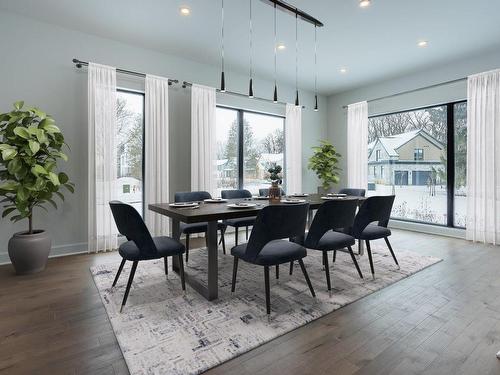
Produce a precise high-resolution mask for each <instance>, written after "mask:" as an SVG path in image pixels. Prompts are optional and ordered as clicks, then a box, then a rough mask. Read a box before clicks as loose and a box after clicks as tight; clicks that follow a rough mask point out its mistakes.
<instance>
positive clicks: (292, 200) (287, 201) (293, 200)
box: [281, 198, 306, 204]
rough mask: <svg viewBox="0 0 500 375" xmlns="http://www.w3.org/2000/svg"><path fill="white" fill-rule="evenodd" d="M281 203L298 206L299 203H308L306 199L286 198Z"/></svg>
mask: <svg viewBox="0 0 500 375" xmlns="http://www.w3.org/2000/svg"><path fill="white" fill-rule="evenodd" d="M281 203H286V204H298V203H306V200H305V199H293V198H286V199H282V200H281Z"/></svg>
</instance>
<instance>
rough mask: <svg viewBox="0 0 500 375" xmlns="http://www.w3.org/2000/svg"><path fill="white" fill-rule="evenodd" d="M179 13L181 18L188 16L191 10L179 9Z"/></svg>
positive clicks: (186, 8)
mask: <svg viewBox="0 0 500 375" xmlns="http://www.w3.org/2000/svg"><path fill="white" fill-rule="evenodd" d="M179 12H181V14H182V15H183V16H189V15H190V14H191V9H189V8H188V7H180V8H179Z"/></svg>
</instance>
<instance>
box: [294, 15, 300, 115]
mask: <svg viewBox="0 0 500 375" xmlns="http://www.w3.org/2000/svg"><path fill="white" fill-rule="evenodd" d="M298 28H299V18H298V14H297V12H295V105H296V106H299V105H300V103H299V31H298Z"/></svg>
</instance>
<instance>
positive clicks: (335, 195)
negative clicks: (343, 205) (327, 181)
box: [327, 193, 347, 198]
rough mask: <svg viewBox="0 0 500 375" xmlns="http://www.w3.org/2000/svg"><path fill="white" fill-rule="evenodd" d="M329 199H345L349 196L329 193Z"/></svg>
mask: <svg viewBox="0 0 500 375" xmlns="http://www.w3.org/2000/svg"><path fill="white" fill-rule="evenodd" d="M327 195H328V196H329V197H336V198H344V197H347V194H342V193H328V194H327Z"/></svg>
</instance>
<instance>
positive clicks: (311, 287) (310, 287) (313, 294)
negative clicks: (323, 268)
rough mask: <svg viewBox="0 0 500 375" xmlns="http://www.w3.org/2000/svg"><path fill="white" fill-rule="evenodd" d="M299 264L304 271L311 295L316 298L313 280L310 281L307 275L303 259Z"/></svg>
mask: <svg viewBox="0 0 500 375" xmlns="http://www.w3.org/2000/svg"><path fill="white" fill-rule="evenodd" d="M299 264H300V268H301V269H302V273H303V274H304V277H305V279H306V282H307V285H308V286H309V290H310V291H311V294H312V296H313V297H316V293H314V289H313V286H312V284H311V280H309V275H308V274H307V271H306V266H304V261H303V260H302V259H299Z"/></svg>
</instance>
